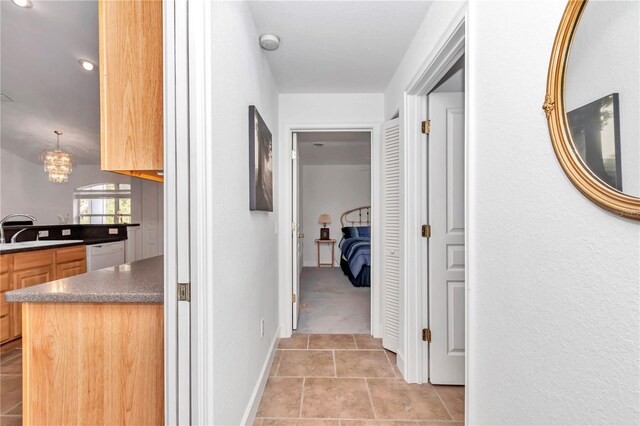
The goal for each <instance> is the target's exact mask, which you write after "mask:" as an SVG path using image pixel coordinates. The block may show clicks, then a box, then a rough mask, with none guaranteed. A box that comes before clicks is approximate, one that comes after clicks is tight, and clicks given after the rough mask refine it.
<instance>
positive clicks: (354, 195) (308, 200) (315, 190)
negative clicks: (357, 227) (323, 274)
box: [301, 165, 371, 266]
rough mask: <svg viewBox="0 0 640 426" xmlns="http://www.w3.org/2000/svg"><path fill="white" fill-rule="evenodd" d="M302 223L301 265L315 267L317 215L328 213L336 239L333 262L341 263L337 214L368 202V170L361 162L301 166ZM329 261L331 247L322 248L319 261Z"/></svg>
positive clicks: (369, 170) (369, 199)
mask: <svg viewBox="0 0 640 426" xmlns="http://www.w3.org/2000/svg"><path fill="white" fill-rule="evenodd" d="M302 175H303V184H302V187H301V188H302V193H303V204H302V221H303V222H302V223H303V232H304V266H317V251H316V249H317V248H316V243H315V240H316V239H317V238H320V228H321V227H322V225H320V224H318V217H320V214H321V213H329V214H330V215H331V219H332V222H331V225H328V228H329V229H330V233H331V238H333V239H335V240H336V247H335V257H334V259H335V262H336V266H338V265H339V264H340V255H341V254H340V249H339V248H338V243H339V242H340V239H341V238H342V231H341V230H340V228H341V226H340V215H341V214H342V213H344V212H345V211H347V210H350V209H352V208H355V207H361V206H367V205H370V204H371V169H370V168H368V166H363V165H350V166H348V165H343V166H330V165H322V166H303V167H302ZM330 261H331V256H330V249H329V248H328V247H327V246H324V245H323V246H322V247H321V262H323V263H328V262H330Z"/></svg>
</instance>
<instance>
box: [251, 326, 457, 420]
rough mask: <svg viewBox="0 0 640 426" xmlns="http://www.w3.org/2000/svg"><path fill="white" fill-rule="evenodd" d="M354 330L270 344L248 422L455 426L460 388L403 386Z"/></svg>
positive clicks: (374, 344) (373, 344) (376, 343)
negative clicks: (272, 350) (268, 363)
mask: <svg viewBox="0 0 640 426" xmlns="http://www.w3.org/2000/svg"><path fill="white" fill-rule="evenodd" d="M395 364H396V359H395V354H394V353H393V352H389V351H386V350H385V349H383V348H382V343H381V341H380V339H373V338H372V337H370V336H368V335H362V334H294V335H293V336H292V337H291V338H290V339H282V340H281V341H280V344H279V346H278V351H277V352H276V355H275V359H274V361H273V365H272V367H271V371H270V373H269V380H268V381H267V386H266V388H265V391H264V394H263V396H262V401H261V402H260V406H259V408H258V414H257V416H256V421H255V423H254V425H259V426H267V425H291V426H311V425H323V426H373V425H379V426H405V425H421V426H427V425H429V426H432V425H443V426H444V425H456V426H457V425H463V424H464V386H433V385H431V384H426V385H416V384H411V385H410V384H407V383H405V381H404V380H403V379H402V378H400V377H401V376H400V372H399V370H398V368H397V367H396V366H395Z"/></svg>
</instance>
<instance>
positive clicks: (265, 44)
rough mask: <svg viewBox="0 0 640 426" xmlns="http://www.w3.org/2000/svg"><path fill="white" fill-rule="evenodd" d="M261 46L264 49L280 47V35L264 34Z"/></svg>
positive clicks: (261, 37) (261, 38)
mask: <svg viewBox="0 0 640 426" xmlns="http://www.w3.org/2000/svg"><path fill="white" fill-rule="evenodd" d="M260 46H261V47H262V48H263V49H264V50H276V49H277V48H278V47H280V37H278V36H277V35H275V34H263V35H261V36H260Z"/></svg>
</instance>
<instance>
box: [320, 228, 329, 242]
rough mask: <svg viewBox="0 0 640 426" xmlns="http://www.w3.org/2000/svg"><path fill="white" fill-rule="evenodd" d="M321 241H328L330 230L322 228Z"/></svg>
mask: <svg viewBox="0 0 640 426" xmlns="http://www.w3.org/2000/svg"><path fill="white" fill-rule="evenodd" d="M320 239H321V240H328V239H330V238H329V228H320Z"/></svg>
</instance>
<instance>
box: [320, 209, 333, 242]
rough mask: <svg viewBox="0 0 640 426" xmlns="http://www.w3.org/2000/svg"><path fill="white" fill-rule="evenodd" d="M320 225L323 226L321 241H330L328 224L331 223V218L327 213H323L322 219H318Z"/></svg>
mask: <svg viewBox="0 0 640 426" xmlns="http://www.w3.org/2000/svg"><path fill="white" fill-rule="evenodd" d="M318 223H321V224H322V226H323V227H322V228H320V239H321V240H328V239H329V228H327V224H329V223H331V216H330V215H329V214H327V213H322V214H321V215H320V218H318Z"/></svg>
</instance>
